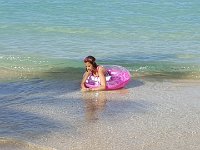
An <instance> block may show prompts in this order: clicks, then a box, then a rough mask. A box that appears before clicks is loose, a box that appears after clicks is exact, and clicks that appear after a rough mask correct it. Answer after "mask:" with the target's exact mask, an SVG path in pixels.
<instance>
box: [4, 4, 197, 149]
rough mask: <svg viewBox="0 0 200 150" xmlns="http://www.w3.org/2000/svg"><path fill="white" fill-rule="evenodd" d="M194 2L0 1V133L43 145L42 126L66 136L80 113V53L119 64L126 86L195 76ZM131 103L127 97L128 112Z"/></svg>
mask: <svg viewBox="0 0 200 150" xmlns="http://www.w3.org/2000/svg"><path fill="white" fill-rule="evenodd" d="M199 6H200V1H199V0H190V1H189V0H157V1H156V0H152V1H144V0H134V1H132V0H109V1H107V0H101V1H81V0H76V1H74V0H48V1H46V0H20V1H17V0H0V137H3V139H4V138H9V139H10V138H11V139H12V138H14V139H19V140H25V141H27V140H28V141H31V142H32V141H37V140H38V141H40V140H41V142H40V144H41V143H42V144H41V145H51V144H50V143H51V142H49V143H48V142H47V141H45V140H46V139H45V138H46V136H47V135H49V134H50V133H52V135H54V134H58V137H60V135H59V134H66V136H69V137H73V136H74V133H76V132H77V131H76V128H77V126H78V127H79V126H81V125H82V123H81V121H82V120H83V114H84V106H83V105H84V104H83V103H84V102H83V100H81V99H80V97H81V96H80V95H78V94H80V93H81V92H80V81H81V78H82V74H83V72H84V70H85V68H84V64H83V59H84V57H86V56H87V55H93V56H95V57H96V59H97V63H98V64H103V65H104V64H107V65H109V64H113V65H121V66H124V67H126V68H127V69H128V70H129V71H130V72H131V74H132V76H133V79H134V82H131V83H130V84H129V85H128V87H130V88H131V87H132V88H134V87H136V86H142V85H143V84H144V83H143V80H142V81H141V80H140V79H146V78H153V79H156V80H159V79H160V78H161V79H197V80H199V79H200V17H199V16H200V9H199ZM153 81H154V80H153ZM151 88H152V87H149V89H151ZM116 92H117V91H116ZM158 92H159V91H158ZM71 93H72V95H70V94H71ZM73 93H75V94H74V95H73ZM115 94H116V93H115ZM60 95H64V96H63V97H60ZM77 95H78V98H76V96H77ZM94 96H96V95H94ZM119 97H121V96H119ZM133 97H134V96H133ZM83 99H84V98H83ZM122 99H123V98H122ZM113 103H114V105H113V106H112V107H110V109H111V110H112V109H114V108H115V102H113ZM123 103H124V102H123V101H122V104H123ZM134 105H135V104H133V105H129V104H128V106H130V110H132V111H133V112H134V111H135V108H134ZM120 106H121V104H120ZM122 106H123V105H122ZM132 107H133V108H132ZM57 108H58V110H57ZM77 110H78V111H77ZM108 110H109V108H108ZM122 110H123V108H121V107H120V108H119V109H118V110H116V112H118V111H119V112H120V111H122ZM111 112H112V111H111ZM57 113H62V114H63V115H62V114H57ZM52 116H54V117H52ZM61 116H64V117H63V118H62V117H61ZM108 116H109V114H108ZM57 117H58V118H59V117H60V120H59V121H58V120H56V118H57ZM65 117H66V118H65ZM105 118H106V116H105ZM74 122H75V123H74ZM74 124H75V125H74ZM76 134H77V133H76ZM47 137H48V136H47ZM0 140H1V139H0ZM13 141H14V143H15V140H13ZM13 141H12V140H11V143H13ZM8 143H9V142H8ZM4 145H5V142H3V144H2V142H1V141H0V147H1V146H4ZM24 145H26V143H25V144H24ZM14 146H15V145H14ZM8 147H9V144H8Z"/></svg>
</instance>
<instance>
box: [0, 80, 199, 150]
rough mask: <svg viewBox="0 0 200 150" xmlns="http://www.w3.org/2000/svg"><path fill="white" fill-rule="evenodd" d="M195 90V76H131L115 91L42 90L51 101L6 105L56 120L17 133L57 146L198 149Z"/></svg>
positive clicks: (70, 149) (66, 149) (73, 149)
mask: <svg viewBox="0 0 200 150" xmlns="http://www.w3.org/2000/svg"><path fill="white" fill-rule="evenodd" d="M199 91H200V82H199V81H189V80H188V81H183V80H180V81H178V80H176V81H172V80H171V81H169V80H168V81H140V80H137V81H136V80H135V81H133V82H131V83H130V84H129V85H128V87H127V88H126V89H123V90H117V91H104V92H88V93H82V92H80V91H79V90H75V91H71V92H67V91H66V93H62V94H57V95H56V94H52V93H43V94H47V95H48V96H49V95H50V94H51V95H50V96H51V98H53V99H54V100H55V101H54V103H53V104H48V103H42V104H41V103H40V104H37V103H35V104H31V105H29V104H25V105H18V106H17V107H16V106H15V107H14V106H12V109H15V110H18V111H23V112H29V113H33V114H37V115H38V116H41V117H43V118H48V119H49V120H51V121H53V122H56V123H57V124H56V126H57V128H56V130H53V129H52V130H51V131H50V132H48V133H45V134H37V135H34V136H30V135H29V136H28V135H21V139H24V140H25V141H29V142H32V143H35V144H38V145H43V146H48V147H52V148H55V149H57V150H94V149H95V150H133V149H134V150H169V149H170V150H183V149H187V150H199V149H200V126H199V125H200V109H199V108H200V92H199ZM32 96H34V95H32ZM58 104H59V105H58ZM44 130H45V128H44ZM1 145H2V143H0V148H1Z"/></svg>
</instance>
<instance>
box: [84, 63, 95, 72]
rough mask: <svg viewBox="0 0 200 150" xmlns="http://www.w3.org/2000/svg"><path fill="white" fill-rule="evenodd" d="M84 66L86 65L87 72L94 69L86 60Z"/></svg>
mask: <svg viewBox="0 0 200 150" xmlns="http://www.w3.org/2000/svg"><path fill="white" fill-rule="evenodd" d="M85 67H86V70H87V71H89V72H91V71H92V70H93V69H94V67H93V66H92V64H91V63H90V62H86V63H85Z"/></svg>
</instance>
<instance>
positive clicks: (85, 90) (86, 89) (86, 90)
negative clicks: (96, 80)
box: [81, 88, 92, 92]
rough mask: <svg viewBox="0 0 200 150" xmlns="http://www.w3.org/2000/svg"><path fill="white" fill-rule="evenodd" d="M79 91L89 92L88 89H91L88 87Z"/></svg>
mask: <svg viewBox="0 0 200 150" xmlns="http://www.w3.org/2000/svg"><path fill="white" fill-rule="evenodd" d="M81 91H82V92H89V91H92V90H91V89H90V88H82V89H81Z"/></svg>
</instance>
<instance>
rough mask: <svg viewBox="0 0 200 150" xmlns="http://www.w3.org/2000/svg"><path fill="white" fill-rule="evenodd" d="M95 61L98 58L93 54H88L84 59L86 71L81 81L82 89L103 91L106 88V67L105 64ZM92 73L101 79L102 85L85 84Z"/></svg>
mask: <svg viewBox="0 0 200 150" xmlns="http://www.w3.org/2000/svg"><path fill="white" fill-rule="evenodd" d="M95 61H96V59H95V58H94V57H93V56H87V57H86V58H85V59H84V63H85V67H86V72H85V74H84V75H83V79H82V82H81V89H82V91H102V90H105V89H106V69H105V68H104V67H103V66H100V65H97V64H96V62H95ZM91 74H92V75H93V76H95V77H98V78H99V79H100V86H98V87H95V88H87V87H86V86H85V82H86V80H87V78H88V77H89V76H90V75H91Z"/></svg>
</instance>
